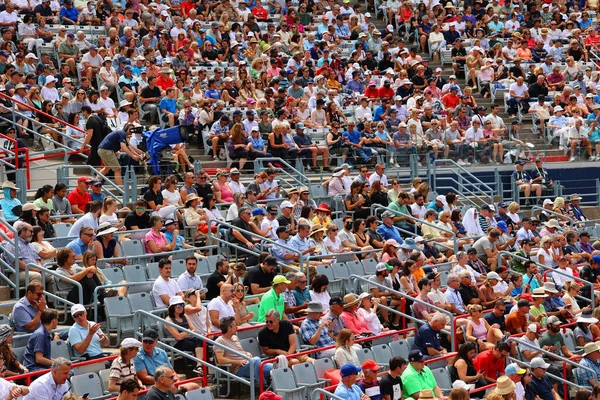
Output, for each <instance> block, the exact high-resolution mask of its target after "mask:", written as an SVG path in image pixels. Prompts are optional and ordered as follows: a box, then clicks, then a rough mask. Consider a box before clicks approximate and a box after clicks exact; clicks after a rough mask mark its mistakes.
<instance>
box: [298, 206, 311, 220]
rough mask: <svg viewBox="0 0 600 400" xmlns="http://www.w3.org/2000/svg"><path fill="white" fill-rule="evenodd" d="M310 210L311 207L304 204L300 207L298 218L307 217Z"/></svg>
mask: <svg viewBox="0 0 600 400" xmlns="http://www.w3.org/2000/svg"><path fill="white" fill-rule="evenodd" d="M311 211H312V207H311V206H304V207H302V211H300V218H308V216H309V215H310V212H311Z"/></svg>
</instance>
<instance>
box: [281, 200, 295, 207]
mask: <svg viewBox="0 0 600 400" xmlns="http://www.w3.org/2000/svg"><path fill="white" fill-rule="evenodd" d="M279 207H281V208H288V207H289V208H292V207H294V205H293V204H292V203H291V202H289V201H287V200H285V201H283V202H282V203H281V205H280V206H279Z"/></svg>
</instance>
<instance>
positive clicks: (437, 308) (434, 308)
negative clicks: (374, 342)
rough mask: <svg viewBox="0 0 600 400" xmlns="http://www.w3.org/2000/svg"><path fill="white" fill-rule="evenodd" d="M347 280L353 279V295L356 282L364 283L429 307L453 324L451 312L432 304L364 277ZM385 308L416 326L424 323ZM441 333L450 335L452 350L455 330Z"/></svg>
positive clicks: (356, 276)
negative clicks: (413, 322) (414, 323)
mask: <svg viewBox="0 0 600 400" xmlns="http://www.w3.org/2000/svg"><path fill="white" fill-rule="evenodd" d="M348 278H349V279H354V285H355V293H358V290H356V286H358V282H359V281H362V282H365V283H367V284H368V285H371V286H377V287H378V288H380V289H385V291H386V292H390V293H393V294H395V295H398V296H400V297H403V298H404V299H410V300H411V301H412V302H415V303H419V304H421V305H424V306H427V307H430V308H432V309H433V310H435V311H437V312H440V313H442V314H444V315H448V316H449V317H450V325H451V326H452V324H453V322H454V314H452V312H451V311H448V310H444V309H443V308H440V307H437V306H435V305H433V304H431V303H427V302H425V301H423V300H420V299H418V298H416V297H413V296H410V295H408V294H406V293H402V292H400V291H398V290H394V289H391V288H389V287H387V286H384V285H382V284H380V283H378V282H373V281H370V280H368V279H367V278H365V277H363V276H358V275H350V276H349V277H348ZM379 307H383V306H382V305H381V304H380V305H379ZM385 308H386V309H387V310H388V311H391V312H393V313H395V314H399V315H401V316H403V317H404V318H407V319H410V320H411V321H415V322H416V323H417V324H422V323H424V321H422V320H420V319H418V318H415V317H413V316H412V315H409V314H406V313H403V312H400V311H398V310H396V309H393V308H389V307H385ZM442 331H443V332H445V333H448V334H450V346H451V347H450V348H451V349H454V344H455V342H456V331H455V330H454V331H452V332H449V331H446V330H442Z"/></svg>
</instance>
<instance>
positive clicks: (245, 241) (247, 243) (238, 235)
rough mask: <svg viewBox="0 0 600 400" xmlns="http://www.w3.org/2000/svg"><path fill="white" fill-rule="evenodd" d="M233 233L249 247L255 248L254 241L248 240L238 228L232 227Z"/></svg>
mask: <svg viewBox="0 0 600 400" xmlns="http://www.w3.org/2000/svg"><path fill="white" fill-rule="evenodd" d="M231 234H232V235H233V236H234V237H235V238H236V239H237V240H238V241H240V242H241V243H243V244H245V245H246V247H248V248H249V249H252V248H254V243H252V242H251V241H249V240H247V239H246V238H245V237H244V235H242V234H241V233H240V232H239V231H238V230H237V229H232V230H231Z"/></svg>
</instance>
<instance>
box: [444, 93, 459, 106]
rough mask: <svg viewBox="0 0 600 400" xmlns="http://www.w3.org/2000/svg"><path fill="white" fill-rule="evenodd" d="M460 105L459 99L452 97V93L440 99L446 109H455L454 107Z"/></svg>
mask: <svg viewBox="0 0 600 400" xmlns="http://www.w3.org/2000/svg"><path fill="white" fill-rule="evenodd" d="M458 103H460V97H458V96H456V95H453V94H452V93H447V94H446V95H444V97H442V104H444V107H446V108H456V106H457V105H458Z"/></svg>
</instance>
